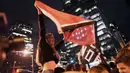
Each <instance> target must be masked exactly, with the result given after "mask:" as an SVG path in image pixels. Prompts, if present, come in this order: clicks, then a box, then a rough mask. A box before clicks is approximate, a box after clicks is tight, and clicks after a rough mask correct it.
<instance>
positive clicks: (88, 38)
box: [64, 25, 95, 45]
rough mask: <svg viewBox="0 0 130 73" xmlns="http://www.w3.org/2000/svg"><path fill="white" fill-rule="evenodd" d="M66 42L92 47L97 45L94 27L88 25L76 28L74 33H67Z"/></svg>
mask: <svg viewBox="0 0 130 73" xmlns="http://www.w3.org/2000/svg"><path fill="white" fill-rule="evenodd" d="M64 40H66V41H69V42H73V43H76V44H79V45H90V44H94V43H95V34H94V26H93V25H87V26H83V27H79V28H76V29H75V30H74V31H73V32H71V31H70V32H69V31H66V32H65V33H64Z"/></svg>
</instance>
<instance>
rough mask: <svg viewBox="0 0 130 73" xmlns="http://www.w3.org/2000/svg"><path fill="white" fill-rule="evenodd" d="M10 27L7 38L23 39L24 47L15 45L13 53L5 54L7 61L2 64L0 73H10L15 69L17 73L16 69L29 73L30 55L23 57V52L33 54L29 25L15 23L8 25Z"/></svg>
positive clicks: (30, 67) (30, 27) (30, 68)
mask: <svg viewBox="0 0 130 73" xmlns="http://www.w3.org/2000/svg"><path fill="white" fill-rule="evenodd" d="M9 27H10V34H9V36H8V37H10V38H13V39H14V38H18V37H23V38H24V43H25V44H24V45H23V44H17V45H14V47H17V46H18V47H19V48H17V49H18V51H17V50H16V51H15V52H9V53H8V54H7V59H6V61H5V62H4V63H3V66H2V68H0V73H12V70H13V69H15V71H17V70H18V69H19V70H20V71H24V72H25V73H29V72H31V70H32V63H33V62H32V59H33V57H32V55H30V54H29V55H25V53H27V52H24V50H28V51H29V52H33V44H32V36H33V35H32V30H33V28H32V26H31V24H27V23H24V22H15V23H13V24H10V25H9Z"/></svg>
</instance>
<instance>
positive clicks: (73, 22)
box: [35, 1, 95, 45]
mask: <svg viewBox="0 0 130 73" xmlns="http://www.w3.org/2000/svg"><path fill="white" fill-rule="evenodd" d="M35 6H36V8H38V9H39V10H40V11H41V12H42V13H43V14H44V15H46V16H47V17H49V18H50V19H51V20H52V21H53V22H54V23H55V24H56V26H57V29H58V32H59V34H63V33H65V34H64V40H66V41H70V42H73V43H77V44H79V45H88V44H94V43H95V37H94V31H93V30H94V28H93V25H92V24H94V21H93V20H87V19H85V18H82V17H79V16H75V15H71V14H67V13H64V12H61V11H58V10H55V9H53V8H51V7H49V6H47V5H45V4H44V3H42V2H40V1H36V2H35ZM85 25H87V26H85ZM81 26H85V27H81ZM78 27H81V28H78ZM75 28H77V29H76V30H74V29H75ZM82 28H85V29H86V28H87V30H83V31H84V32H81V34H82V35H83V34H84V36H82V37H79V36H80V35H75V34H76V32H78V31H77V30H78V29H82ZM67 30H74V31H72V32H68V31H67ZM92 32H93V33H92ZM73 35H74V36H73ZM78 37H79V39H78Z"/></svg>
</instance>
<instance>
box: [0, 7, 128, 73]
mask: <svg viewBox="0 0 130 73" xmlns="http://www.w3.org/2000/svg"><path fill="white" fill-rule="evenodd" d="M36 9H37V11H38V20H39V21H38V22H39V26H40V39H39V43H38V47H37V51H36V63H37V65H38V66H40V67H41V69H40V70H39V71H38V73H130V46H126V47H124V48H121V49H120V50H119V52H118V54H117V56H116V58H115V61H114V62H111V63H109V64H107V63H101V64H99V65H97V66H93V67H91V68H90V69H89V68H87V67H86V66H85V65H83V64H81V63H79V64H69V65H67V66H66V67H65V68H62V67H56V65H57V63H58V61H59V59H60V55H59V54H58V52H57V51H56V48H55V44H54V41H55V40H54V36H53V34H52V33H46V31H45V30H46V28H45V24H44V15H43V14H42V13H41V11H40V10H39V9H38V8H37V7H36ZM6 42H7V41H6V40H5V41H4V42H3V40H1V39H0V63H2V62H3V61H4V60H5V59H6V51H5V50H4V49H3V48H7V47H9V46H8V44H7V43H6ZM5 43H6V44H7V45H5Z"/></svg>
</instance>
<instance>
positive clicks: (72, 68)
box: [65, 64, 74, 71]
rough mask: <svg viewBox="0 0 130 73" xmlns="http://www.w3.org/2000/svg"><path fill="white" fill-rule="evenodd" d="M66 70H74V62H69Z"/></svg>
mask: <svg viewBox="0 0 130 73" xmlns="http://www.w3.org/2000/svg"><path fill="white" fill-rule="evenodd" d="M65 71H74V66H73V64H68V65H67V66H66V68H65Z"/></svg>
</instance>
